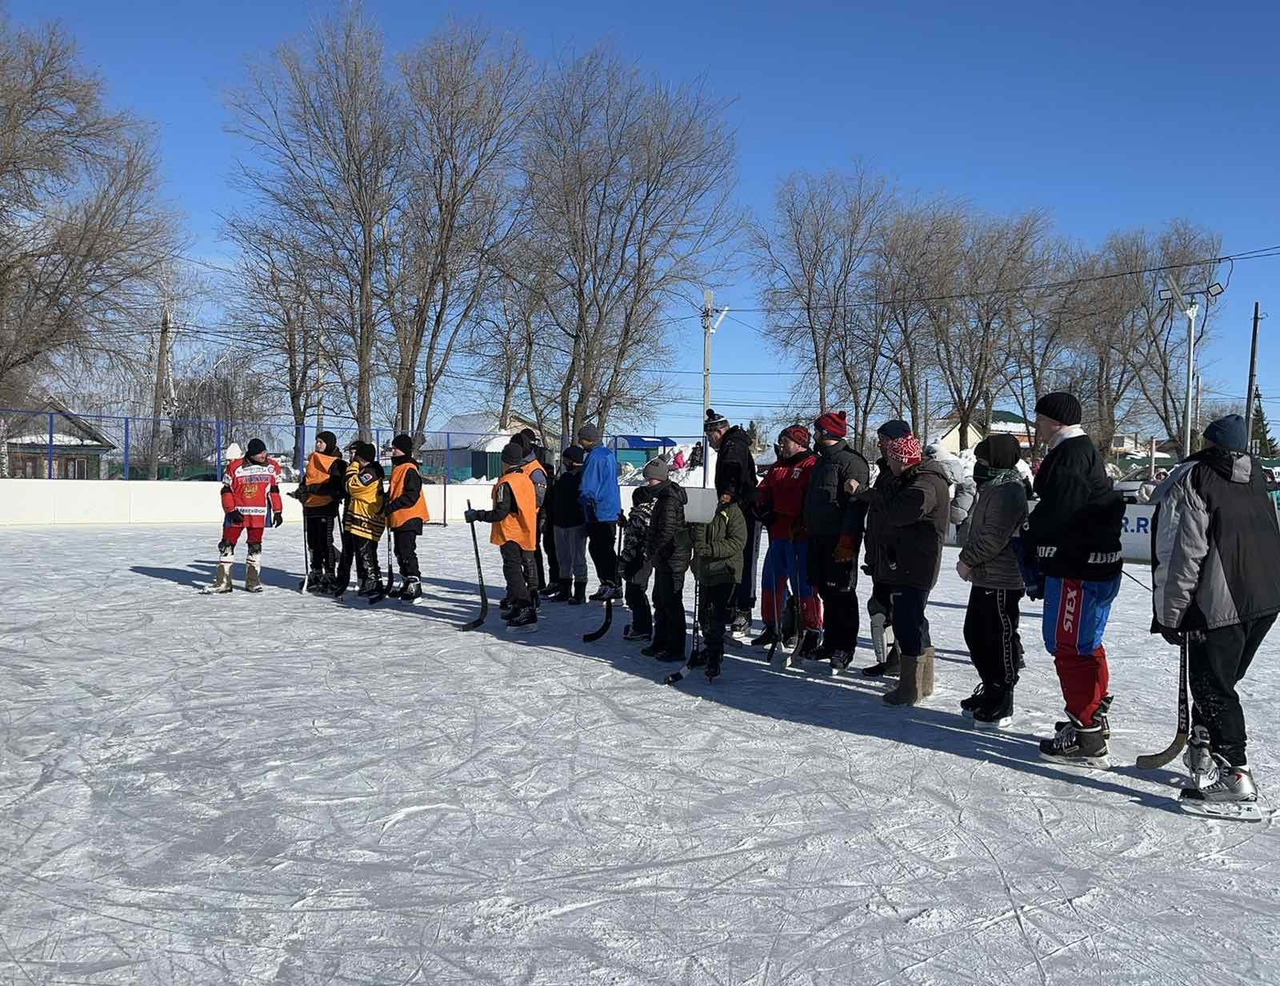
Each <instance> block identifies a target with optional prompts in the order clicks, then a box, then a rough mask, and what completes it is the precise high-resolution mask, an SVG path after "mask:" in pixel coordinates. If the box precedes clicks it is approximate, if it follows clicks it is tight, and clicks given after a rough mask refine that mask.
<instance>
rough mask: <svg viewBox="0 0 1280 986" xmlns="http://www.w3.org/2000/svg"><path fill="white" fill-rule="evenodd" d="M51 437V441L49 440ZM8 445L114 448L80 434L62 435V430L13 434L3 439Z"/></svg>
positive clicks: (109, 444)
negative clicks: (51, 432) (50, 432)
mask: <svg viewBox="0 0 1280 986" xmlns="http://www.w3.org/2000/svg"><path fill="white" fill-rule="evenodd" d="M50 437H52V441H50ZM5 441H7V442H8V443H9V444H10V445H44V446H49V445H54V446H62V447H67V446H74V447H76V448H85V447H88V448H105V449H109V448H115V446H114V445H112V444H111V443H110V442H98V441H94V440H93V439H91V438H83V437H81V436H80V435H64V434H63V433H62V432H59V431H54V433H53V435H52V436H50V435H49V433H48V432H47V431H46V432H43V433H41V434H38V435H14V436H13V437H12V438H7V439H5Z"/></svg>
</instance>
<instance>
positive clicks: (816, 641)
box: [796, 630, 822, 661]
mask: <svg viewBox="0 0 1280 986" xmlns="http://www.w3.org/2000/svg"><path fill="white" fill-rule="evenodd" d="M821 646H822V631H821V630H806V631H805V632H804V639H803V640H802V641H800V650H799V651H797V652H796V653H797V654H798V656H799V657H800V660H802V661H812V660H814V659H815V658H817V656H818V649H819V648H820V647H821Z"/></svg>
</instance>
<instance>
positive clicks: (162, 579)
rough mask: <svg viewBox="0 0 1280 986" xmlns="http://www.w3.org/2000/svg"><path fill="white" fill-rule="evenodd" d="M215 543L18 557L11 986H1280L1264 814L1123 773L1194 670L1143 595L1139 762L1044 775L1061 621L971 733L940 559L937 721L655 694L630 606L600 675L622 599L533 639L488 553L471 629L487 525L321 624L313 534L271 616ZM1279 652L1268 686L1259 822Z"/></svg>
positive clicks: (809, 694)
mask: <svg viewBox="0 0 1280 986" xmlns="http://www.w3.org/2000/svg"><path fill="white" fill-rule="evenodd" d="M217 537H218V531H217V528H216V526H212V525H211V526H210V527H209V528H207V529H206V528H200V527H190V526H183V527H133V528H125V529H105V528H51V529H42V530H20V529H9V530H3V531H0V551H2V552H3V555H4V557H5V558H6V559H7V560H8V564H7V565H6V566H5V573H4V575H3V576H0V599H3V600H4V605H5V612H4V616H3V622H0V984H4V986H8V984H19V983H27V984H46V983H48V984H52V983H59V984H61V983H118V984H181V983H219V984H222V983H292V984H326V983H333V984H398V983H403V984H407V983H423V984H439V983H503V984H507V983H519V984H542V983H546V984H552V983H555V984H560V983H565V984H579V983H581V984H593V983H600V984H605V983H610V984H632V983H637V984H638V983H646V984H647V983H653V984H659V983H662V984H667V983H689V984H765V983H779V984H782V983H786V984H794V983H833V984H834V983H840V984H848V983H885V984H888V983H909V984H921V986H923V984H950V983H993V984H1005V983H1008V984H1027V983H1031V984H1035V983H1053V984H1061V986H1077V984H1081V983H1105V984H1112V983H1114V984H1117V986H1120V984H1125V986H1132V984H1143V983H1151V984H1161V986H1172V984H1183V983H1186V984H1193V983H1194V984H1197V986H1199V984H1202V983H1207V982H1211V983H1214V984H1215V986H1226V984H1234V983H1276V982H1280V838H1277V831H1276V827H1275V825H1274V823H1273V821H1272V820H1270V819H1268V820H1266V821H1263V822H1261V823H1253V824H1250V823H1242V822H1230V821H1215V820H1204V819H1196V818H1191V817H1188V816H1185V815H1182V814H1181V813H1180V812H1178V811H1177V810H1176V808H1174V807H1172V806H1171V802H1170V798H1171V795H1173V794H1174V793H1176V792H1175V789H1174V787H1173V786H1172V784H1173V782H1174V781H1175V780H1176V778H1177V775H1178V772H1180V771H1181V764H1180V762H1175V763H1174V764H1172V765H1171V767H1170V769H1168V770H1160V771H1155V772H1153V773H1151V774H1143V773H1141V772H1139V771H1137V770H1136V768H1134V767H1132V766H1131V765H1132V763H1133V758H1134V756H1135V755H1136V754H1138V753H1142V752H1152V751H1155V750H1159V749H1162V748H1163V747H1164V746H1165V745H1166V744H1167V743H1168V741H1169V740H1170V738H1171V737H1172V735H1173V732H1174V728H1175V701H1176V666H1177V661H1176V654H1175V652H1174V650H1173V649H1172V648H1170V647H1169V646H1167V645H1166V644H1164V643H1163V642H1162V641H1161V640H1160V639H1159V638H1153V637H1151V636H1149V635H1148V633H1147V628H1148V625H1149V622H1150V608H1149V607H1150V602H1149V597H1148V596H1147V595H1146V594H1145V593H1144V592H1143V591H1142V590H1141V589H1140V588H1139V587H1138V586H1137V585H1135V584H1133V583H1132V582H1130V581H1128V580H1126V581H1125V583H1124V586H1123V590H1122V592H1121V596H1120V599H1119V602H1118V604H1117V609H1116V612H1115V614H1114V616H1113V620H1112V629H1111V632H1110V634H1109V640H1108V643H1109V647H1110V650H1111V654H1112V665H1111V667H1112V691H1113V692H1114V693H1115V695H1116V696H1117V697H1116V702H1115V707H1114V709H1113V713H1112V727H1113V739H1112V743H1111V752H1112V759H1113V760H1114V761H1115V762H1116V766H1115V767H1114V768H1113V769H1112V770H1110V771H1107V772H1093V773H1079V772H1075V771H1071V770H1067V769H1061V768H1058V767H1055V766H1053V765H1050V764H1047V763H1045V762H1043V761H1040V760H1039V759H1038V757H1037V755H1036V751H1035V748H1034V743H1033V738H1034V737H1037V736H1041V735H1046V734H1047V731H1049V730H1050V729H1051V724H1052V722H1053V720H1054V719H1055V718H1057V717H1059V716H1060V713H1061V706H1062V701H1061V696H1060V693H1059V692H1058V687H1057V681H1056V678H1055V676H1054V674H1053V669H1052V664H1051V661H1050V659H1049V658H1048V657H1047V656H1046V655H1045V654H1044V652H1043V647H1042V645H1041V644H1040V643H1039V630H1038V616H1039V609H1040V607H1039V604H1038V603H1024V605H1023V619H1024V623H1023V627H1024V640H1025V641H1026V644H1027V665H1028V666H1027V670H1026V672H1025V674H1024V677H1023V679H1022V682H1021V684H1020V685H1019V688H1018V694H1017V704H1018V718H1017V720H1016V721H1015V724H1014V726H1013V727H1012V728H1011V729H1010V730H1009V731H1007V732H1006V733H1004V734H999V735H992V734H987V733H977V732H974V731H972V730H971V729H969V728H967V723H966V721H965V720H963V719H962V718H961V717H960V716H959V715H958V711H957V703H958V701H959V700H960V699H961V698H963V697H964V696H965V695H967V694H968V693H969V692H970V690H971V689H972V687H973V685H974V684H975V681H976V678H975V675H974V673H973V671H972V669H971V668H970V666H969V664H968V660H967V656H966V652H965V650H964V645H963V639H962V636H961V625H962V621H963V616H964V601H965V599H966V597H967V587H966V586H965V585H963V584H962V583H961V582H960V581H959V579H958V578H957V577H956V576H955V573H954V571H953V566H954V562H955V552H954V550H951V549H948V552H947V557H946V559H945V560H944V565H943V578H942V582H941V584H940V585H939V587H938V589H937V590H936V592H935V593H934V598H933V601H932V603H931V605H930V608H929V616H930V619H931V621H932V624H933V638H934V643H935V646H936V647H937V648H938V658H939V660H938V666H937V692H936V694H935V695H934V696H933V697H932V698H931V699H929V700H928V701H927V702H926V704H925V705H924V706H922V707H919V708H916V709H912V710H895V709H890V708H888V707H886V706H884V705H883V704H882V703H881V701H880V693H881V692H882V691H883V688H884V686H883V685H880V684H876V683H873V682H870V681H868V680H866V679H862V678H860V677H857V678H852V679H843V678H842V679H837V680H831V679H829V678H826V677H825V676H821V675H817V674H812V675H804V674H795V673H786V674H778V673H773V672H771V671H769V669H768V668H767V667H766V666H765V665H764V663H763V654H762V653H761V652H756V653H755V654H751V655H749V656H748V655H747V652H745V651H743V650H738V651H736V652H735V654H734V656H731V657H730V659H729V660H727V661H726V664H725V673H724V675H723V677H722V678H720V679H718V680H717V681H716V682H715V683H714V684H707V683H706V681H705V680H704V679H702V678H701V677H698V678H695V679H692V680H691V681H689V682H686V683H685V684H683V685H681V686H679V687H678V688H665V687H663V686H661V685H660V684H658V682H659V680H660V679H661V677H662V675H663V674H664V673H665V672H666V671H668V670H670V666H669V665H660V664H657V663H656V662H654V661H652V660H650V659H647V658H644V657H641V656H640V654H639V649H640V646H641V645H640V644H624V643H623V642H622V640H621V631H622V626H623V624H624V623H625V622H626V614H625V611H623V610H621V608H620V609H619V613H618V615H617V618H616V620H615V624H614V629H613V630H612V632H611V633H610V635H609V636H608V637H607V638H606V639H604V640H602V641H600V642H599V643H596V644H584V643H582V642H581V636H580V635H581V634H582V633H583V632H584V631H586V630H589V629H592V628H594V627H595V626H596V625H597V624H598V622H599V620H600V609H599V607H598V606H591V607H581V608H575V609H569V608H566V607H564V606H557V605H554V604H547V605H546V606H544V608H543V613H544V618H543V620H542V623H541V626H540V628H539V630H538V632H537V633H536V634H533V635H530V636H520V637H515V636H509V635H506V634H505V632H504V631H503V630H502V629H501V627H502V623H501V621H500V620H499V618H498V612H497V605H496V601H497V599H498V597H499V596H500V595H501V584H500V583H501V580H500V575H499V568H498V565H497V551H496V549H493V548H490V547H489V546H488V545H487V544H485V543H484V540H483V539H482V541H481V549H482V552H483V555H484V559H485V566H486V567H485V577H486V581H487V582H488V583H489V586H490V595H491V597H492V598H493V600H494V605H493V607H492V610H491V615H490V619H489V623H488V624H487V626H486V627H485V628H483V629H481V630H480V631H477V632H476V633H473V634H459V633H457V632H455V631H454V630H453V629H452V626H451V624H453V623H457V622H461V621H463V620H466V619H469V618H471V617H472V616H473V615H474V614H475V612H476V598H477V597H476V586H475V567H474V561H473V556H472V552H471V542H470V538H469V536H468V533H467V529H466V528H465V527H464V526H451V527H449V528H448V529H441V528H430V529H429V530H428V532H427V533H426V535H425V536H424V537H423V538H422V539H421V540H420V542H419V545H420V556H421V558H422V561H423V570H424V573H425V579H424V583H425V588H426V590H427V594H428V598H427V599H424V600H423V601H422V602H421V603H419V604H417V605H416V606H413V607H409V606H401V605H399V604H397V603H395V602H393V601H391V600H388V601H387V602H385V603H383V604H382V605H381V606H380V607H377V608H370V607H368V606H367V605H366V604H365V603H364V601H363V600H356V599H355V598H354V597H353V596H352V597H349V598H350V599H351V602H350V603H349V604H345V605H344V604H338V603H334V602H332V601H329V600H324V599H318V598H315V597H310V596H302V595H300V594H299V593H298V592H296V591H295V589H296V586H297V579H298V575H299V574H300V568H301V546H300V544H299V539H300V537H301V534H300V532H299V531H298V529H297V528H286V529H284V530H283V531H279V532H270V533H269V534H268V537H267V546H266V552H265V565H266V568H265V570H264V576H265V579H266V581H267V585H268V588H267V591H266V592H265V593H263V594H261V595H252V594H249V593H245V592H241V591H237V592H235V593H234V594H232V595H230V596H201V595H199V594H198V593H197V591H196V590H195V589H194V588H193V584H195V583H197V582H199V583H207V582H209V581H211V579H212V571H213V568H214V564H215V558H216V550H215V547H214V545H215V542H216V540H217ZM241 551H242V552H243V548H242V549H241ZM242 559H243V555H241V560H242ZM1129 570H1130V571H1131V572H1133V573H1135V574H1136V575H1137V576H1138V577H1139V578H1141V579H1143V580H1144V581H1148V580H1149V573H1147V572H1145V571H1143V570H1142V569H1141V567H1139V566H1130V568H1129ZM236 580H237V584H240V583H241V581H242V566H241V565H239V564H237V566H236ZM867 592H868V587H867V586H866V585H864V586H862V588H861V590H860V596H861V600H862V603H863V605H864V606H865V602H866V596H867ZM689 601H690V607H691V606H692V594H691V593H690V595H689ZM864 624H865V620H864ZM1278 634H1280V631H1278ZM1278 651H1280V635H1273V637H1272V639H1271V640H1269V641H1268V643H1267V644H1266V645H1265V647H1264V650H1263V652H1262V653H1261V654H1260V655H1259V657H1258V660H1257V661H1256V663H1255V665H1254V670H1253V672H1252V673H1251V676H1250V677H1249V678H1248V679H1247V680H1246V681H1245V682H1244V684H1243V686H1242V689H1241V691H1242V695H1243V698H1244V701H1245V708H1246V714H1247V715H1248V717H1249V721H1250V725H1251V741H1252V742H1251V747H1250V759H1251V762H1252V764H1253V766H1254V769H1255V772H1256V774H1257V777H1258V781H1259V786H1260V788H1261V791H1262V794H1263V798H1264V799H1269V798H1270V796H1271V795H1272V792H1274V791H1275V790H1280V788H1277V787H1276V785H1280V765H1278V764H1277V757H1278V754H1280V745H1278V744H1277V741H1276V725H1277V722H1276V711H1275V710H1276V701H1277V698H1278V697H1280V696H1278V691H1280V689H1278V688H1277V682H1280V672H1278V670H1277V656H1278V655H1277V652H1278ZM855 663H857V664H865V663H869V661H868V660H867V652H866V649H865V648H864V649H863V650H862V651H861V652H860V653H859V654H858V656H857V658H856V659H855Z"/></svg>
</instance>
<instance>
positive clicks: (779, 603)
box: [764, 551, 789, 671]
mask: <svg viewBox="0 0 1280 986" xmlns="http://www.w3.org/2000/svg"><path fill="white" fill-rule="evenodd" d="M764 557H765V561H766V562H768V560H769V553H768V551H766V552H765V556H764ZM788 578H789V576H788ZM773 584H774V593H773V643H771V644H770V645H769V656H768V658H766V660H767V661H768V663H769V667H770V668H771V669H772V670H774V671H781V670H782V666H783V664H784V663H785V657H786V652H785V651H784V652H783V658H784V660H783V661H778V660H776V657H777V654H778V641H779V640H781V639H782V610H783V607H784V606H785V603H784V601H783V595H784V594H783V593H779V592H778V591H777V585H778V582H777V579H775V580H774V583H773ZM787 584H788V581H787V580H783V585H784V586H785V585H787Z"/></svg>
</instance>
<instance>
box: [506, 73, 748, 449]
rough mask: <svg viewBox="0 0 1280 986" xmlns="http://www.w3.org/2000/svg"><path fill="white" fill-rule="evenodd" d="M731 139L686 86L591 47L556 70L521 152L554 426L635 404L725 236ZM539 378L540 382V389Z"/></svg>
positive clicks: (729, 218)
mask: <svg viewBox="0 0 1280 986" xmlns="http://www.w3.org/2000/svg"><path fill="white" fill-rule="evenodd" d="M733 161H734V151H733V142H732V140H731V138H730V136H729V135H728V133H727V132H726V130H725V127H724V124H723V122H722V108H721V106H720V105H719V104H717V103H715V102H714V101H712V100H711V99H709V98H708V97H707V96H706V95H705V94H704V93H703V92H702V90H701V89H700V88H697V87H687V86H686V87H673V86H668V85H664V84H662V83H659V82H646V81H644V80H643V79H641V78H640V76H639V74H638V72H637V71H636V70H635V69H634V68H633V67H631V66H628V65H625V64H623V63H622V62H621V61H620V60H619V59H618V58H617V57H616V56H615V55H613V54H612V53H610V52H608V51H606V50H604V49H595V50H593V51H591V52H589V53H588V54H586V55H584V56H583V57H581V58H579V59H576V60H574V61H572V62H569V63H567V64H563V65H560V66H558V67H557V69H556V70H555V71H553V72H552V74H551V77H550V79H549V81H548V84H547V85H546V87H545V91H544V94H543V96H542V98H541V101H540V104H539V106H538V109H537V112H536V113H535V114H534V117H533V120H532V123H531V127H530V136H529V140H528V142H527V146H526V150H525V155H524V161H523V166H524V187H525V202H526V206H527V209H528V216H529V235H530V240H531V241H532V242H534V243H536V244H537V246H538V253H537V268H536V269H535V270H534V271H532V272H518V273H517V274H516V276H518V277H519V278H520V279H521V280H522V281H523V282H525V283H530V284H534V285H538V290H539V293H540V295H541V298H540V300H541V302H542V306H541V307H542V311H543V314H544V316H545V317H546V319H547V322H548V323H549V324H550V325H551V326H552V327H553V332H554V334H555V335H557V336H558V337H559V339H560V341H561V342H563V344H564V349H565V350H566V351H567V353H568V358H567V359H566V360H564V361H563V362H561V363H560V364H559V365H558V366H556V367H553V368H551V369H552V371H553V374H554V378H555V380H556V384H557V386H556V390H557V399H556V405H557V407H558V410H559V412H560V419H561V420H560V424H561V430H562V432H564V433H569V434H572V433H576V431H577V429H578V428H579V427H580V426H581V425H582V424H583V423H584V422H585V421H586V420H588V418H592V419H594V420H596V421H597V423H599V424H600V425H601V426H602V427H603V426H604V424H605V422H606V421H607V420H608V418H609V416H610V415H611V414H613V413H615V412H619V411H620V412H626V411H627V410H628V409H629V408H630V409H632V410H634V408H635V405H636V404H637V403H638V401H637V398H638V397H641V396H642V395H643V394H644V393H645V392H646V391H647V389H648V388H647V385H646V383H645V378H646V373H647V371H650V370H652V369H654V368H655V367H657V366H658V365H659V363H660V360H661V359H662V357H663V355H664V353H665V340H666V335H667V333H666V326H667V320H666V319H665V318H664V317H663V314H662V313H663V312H664V310H665V309H666V308H667V307H668V306H669V305H671V304H672V303H678V302H679V303H683V304H684V306H685V310H686V311H687V310H688V309H689V308H690V307H692V306H689V305H688V303H687V300H686V299H687V296H688V294H689V293H690V292H689V291H688V289H689V288H691V287H692V286H694V285H697V284H699V283H700V282H701V281H702V279H703V278H704V277H705V275H706V273H707V270H708V268H709V267H711V266H714V265H715V264H716V263H717V260H718V258H717V257H716V253H717V251H718V250H719V249H720V248H722V247H723V246H724V245H725V244H726V243H727V242H728V241H729V239H730V238H731V237H732V236H733V235H734V233H735V232H736V230H737V228H738V225H739V218H738V216H737V214H736V212H735V211H734V210H733V209H732V207H731V206H730V203H729V194H730V192H731V190H732V185H733ZM547 382H548V380H547V378H543V380H542V385H543V386H546V385H547Z"/></svg>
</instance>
